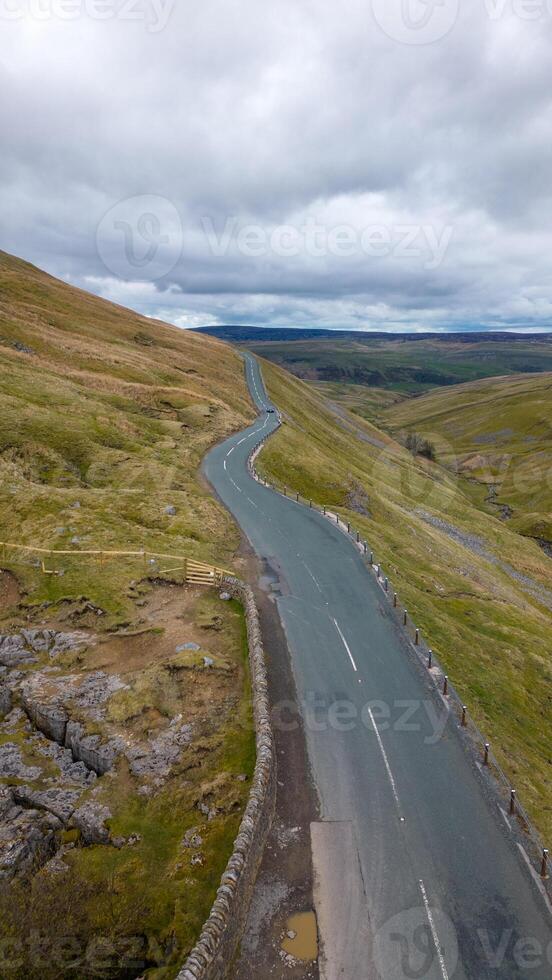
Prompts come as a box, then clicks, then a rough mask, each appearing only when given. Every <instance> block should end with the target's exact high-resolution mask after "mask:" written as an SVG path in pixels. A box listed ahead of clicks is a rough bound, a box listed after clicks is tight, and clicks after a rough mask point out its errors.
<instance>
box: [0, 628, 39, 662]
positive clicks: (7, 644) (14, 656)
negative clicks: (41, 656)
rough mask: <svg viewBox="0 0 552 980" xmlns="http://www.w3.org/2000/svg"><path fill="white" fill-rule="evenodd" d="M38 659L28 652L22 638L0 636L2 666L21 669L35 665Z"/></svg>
mask: <svg viewBox="0 0 552 980" xmlns="http://www.w3.org/2000/svg"><path fill="white" fill-rule="evenodd" d="M37 660H38V657H35V656H33V654H32V653H31V652H30V651H29V650H27V648H26V646H25V641H24V640H23V637H22V636H18V635H16V636H0V664H2V666H3V667H20V666H21V665H22V664H35V663H36V662H37Z"/></svg>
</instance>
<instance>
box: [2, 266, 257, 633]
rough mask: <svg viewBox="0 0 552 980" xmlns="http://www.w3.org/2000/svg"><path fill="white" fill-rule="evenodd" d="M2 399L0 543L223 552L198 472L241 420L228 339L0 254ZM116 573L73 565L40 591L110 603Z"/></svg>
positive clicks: (222, 532) (241, 396) (243, 395)
mask: <svg viewBox="0 0 552 980" xmlns="http://www.w3.org/2000/svg"><path fill="white" fill-rule="evenodd" d="M0 408H1V412H0V529H1V533H0V539H4V540H5V539H8V540H15V541H17V542H20V543H24V544H29V545H38V546H45V547H54V548H67V547H68V548H74V549H75V551H78V550H82V549H94V548H102V549H121V550H135V549H136V550H139V549H141V548H142V547H144V546H145V547H147V548H148V550H156V551H161V552H168V553H170V554H173V553H179V554H190V555H192V556H195V557H197V558H201V559H204V560H207V561H209V560H213V561H216V562H217V563H225V562H228V561H229V560H230V558H231V555H232V552H233V549H234V548H235V546H236V544H237V541H238V537H237V532H236V529H235V527H234V525H233V524H232V523H231V521H230V520H229V517H228V515H227V514H226V512H225V511H224V510H223V509H222V508H221V507H220V506H219V505H218V504H217V503H216V502H215V501H214V499H213V498H212V496H211V495H210V494H209V492H208V490H207V489H206V488H205V487H204V486H203V485H202V484H201V481H200V479H199V477H198V473H197V470H198V466H199V463H200V461H201V458H202V457H203V455H204V454H205V452H206V451H207V449H208V448H209V446H210V445H212V444H213V443H215V442H216V441H217V440H219V439H220V438H222V437H223V436H225V435H226V434H228V433H229V432H231V431H233V430H236V429H238V428H240V427H241V426H243V425H244V424H246V423H247V422H248V421H249V420H250V419H251V418H252V406H251V402H250V399H249V396H248V392H247V388H246V385H245V381H244V378H243V370H242V363H241V360H240V359H239V357H238V355H237V354H236V353H235V352H234V351H233V350H232V348H230V347H229V346H227V345H225V344H222V343H220V342H219V341H216V340H214V339H212V338H210V337H207V336H200V335H196V334H193V333H190V332H187V331H182V330H178V329H177V328H175V327H171V326H168V325H167V324H163V323H160V322H157V321H154V320H149V319H146V318H145V317H142V316H139V315H137V314H136V313H133V312H131V311H129V310H126V309H123V308H122V307H119V306H115V305H113V304H112V303H108V302H106V301H104V300H101V299H99V298H97V297H95V296H92V295H89V294H88V293H85V292H83V291H81V290H78V289H75V288H73V287H71V286H68V285H66V284H65V283H61V282H59V281H57V280H55V279H53V278H52V277H50V276H48V275H46V274H45V273H44V272H41V271H40V270H38V269H36V268H34V267H33V266H31V265H29V264H27V263H26V262H23V261H21V260H19V259H15V258H13V257H11V256H9V255H6V254H5V253H0ZM79 505H80V506H79ZM167 506H174V507H175V508H176V515H175V516H172V517H171V516H169V515H167V514H166V513H165V508H166V507H167ZM88 564H89V563H88ZM134 571H135V570H134ZM25 574H27V575H28V574H29V572H28V571H27V572H25ZM125 575H126V578H127V579H128V577H129V575H128V574H127V573H126V572H125V573H124V574H123V575H122V578H121V572H120V570H119V566H117V567H115V566H113V567H110V569H109V570H108V571H107V572H106V569H105V568H104V569H103V570H102V571H101V573H99V572H98V571H97V570H95V569H93V568H88V565H87V564H86V563H84V564H82V565H80V566H79V567H78V568H76V570H75V571H74V572H73V571H71V570H69V571H67V572H66V575H65V576H64V578H63V579H56V581H50V582H49V583H48V589H49V593H52V592H53V593H56V590H57V592H58V593H61V592H63V593H66V594H71V593H72V592H74V591H75V589H78V591H79V592H81V593H86V594H87V595H88V596H89V598H91V599H93V600H94V601H97V602H98V604H99V605H103V606H104V607H105V608H106V609H107V610H108V611H111V612H112V613H113V614H116V613H122V612H123V609H122V607H121V600H120V599H119V598H117V596H116V594H115V592H116V590H115V589H114V587H115V586H119V587H120V586H121V585H122V584H123V582H124V580H125ZM34 585H35V588H36V597H37V599H40V598H41V597H42V595H43V593H44V589H45V583H44V581H42V584H41V582H40V580H38V579H35V581H34ZM49 597H50V598H55V597H56V595H55V594H54V595H51V594H50V596H49Z"/></svg>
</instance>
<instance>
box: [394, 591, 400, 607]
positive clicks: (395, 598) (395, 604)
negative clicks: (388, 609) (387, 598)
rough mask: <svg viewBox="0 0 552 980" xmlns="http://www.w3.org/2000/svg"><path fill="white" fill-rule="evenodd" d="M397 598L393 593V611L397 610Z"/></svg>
mask: <svg viewBox="0 0 552 980" xmlns="http://www.w3.org/2000/svg"><path fill="white" fill-rule="evenodd" d="M398 598H399V597H398V595H397V593H396V592H394V593H393V607H394V608H395V609H396V608H397V599H398Z"/></svg>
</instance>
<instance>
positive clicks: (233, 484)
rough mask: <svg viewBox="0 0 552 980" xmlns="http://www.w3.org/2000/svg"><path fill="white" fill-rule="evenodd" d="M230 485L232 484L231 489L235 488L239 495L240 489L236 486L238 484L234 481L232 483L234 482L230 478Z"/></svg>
mask: <svg viewBox="0 0 552 980" xmlns="http://www.w3.org/2000/svg"><path fill="white" fill-rule="evenodd" d="M230 483H231V484H232V486H233V487H235V488H236V490H237V491H238V493H241V488H240V487H239V486H238V484H237V483H236V482H235V481H234V480H233V479H232V477H230Z"/></svg>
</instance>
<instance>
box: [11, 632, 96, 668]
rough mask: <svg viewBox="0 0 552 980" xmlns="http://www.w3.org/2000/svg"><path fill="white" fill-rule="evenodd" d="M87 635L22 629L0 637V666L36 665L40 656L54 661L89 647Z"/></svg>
mask: <svg viewBox="0 0 552 980" xmlns="http://www.w3.org/2000/svg"><path fill="white" fill-rule="evenodd" d="M90 642H91V637H90V636H89V635H88V633H81V632H74V633H63V632H60V631H59V630H49V629H22V630H20V631H19V633H14V634H5V635H3V636H0V664H3V665H4V666H5V667H18V666H21V664H32V663H36V662H37V660H38V656H37V655H40V654H44V653H46V654H48V656H49V658H50V659H51V660H55V658H56V657H58V656H59V655H60V653H66V652H68V651H73V650H75V651H78V650H83V649H85V647H87V646H89V644H90Z"/></svg>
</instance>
